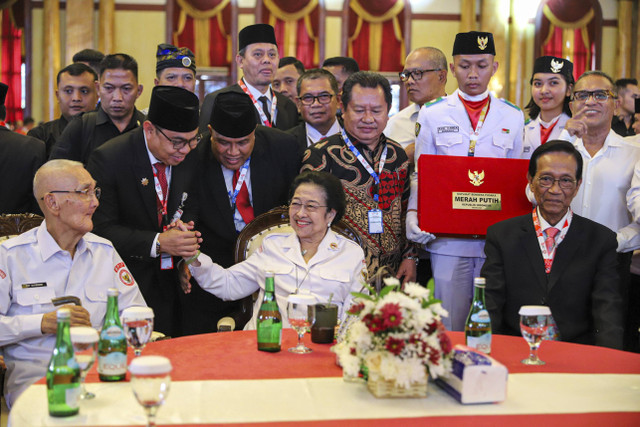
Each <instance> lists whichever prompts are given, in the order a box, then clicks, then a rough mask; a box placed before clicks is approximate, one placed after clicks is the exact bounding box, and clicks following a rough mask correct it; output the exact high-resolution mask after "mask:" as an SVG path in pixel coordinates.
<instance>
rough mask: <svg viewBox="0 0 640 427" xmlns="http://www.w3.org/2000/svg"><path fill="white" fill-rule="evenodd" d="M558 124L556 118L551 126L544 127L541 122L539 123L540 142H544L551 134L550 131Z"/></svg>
mask: <svg viewBox="0 0 640 427" xmlns="http://www.w3.org/2000/svg"><path fill="white" fill-rule="evenodd" d="M557 124H558V120H556V121H555V122H554V123H553V124H552V125H551V126H549V127H548V128H546V127H544V126H543V125H542V123H541V124H540V144H544V143H545V142H547V140H548V139H549V135H551V131H552V130H553V128H554V127H556V125H557Z"/></svg>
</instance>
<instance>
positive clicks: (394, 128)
mask: <svg viewBox="0 0 640 427" xmlns="http://www.w3.org/2000/svg"><path fill="white" fill-rule="evenodd" d="M419 112H420V106H419V105H418V104H409V106H407V107H406V108H403V109H402V110H400V111H398V112H397V113H396V114H394V115H393V116H391V117H390V118H389V122H388V123H387V127H385V128H384V134H385V136H386V137H387V138H391V139H393V140H394V141H395V142H397V143H398V144H400V145H402V148H407V146H408V145H409V144H413V143H414V142H415V141H416V122H417V121H418V113H419Z"/></svg>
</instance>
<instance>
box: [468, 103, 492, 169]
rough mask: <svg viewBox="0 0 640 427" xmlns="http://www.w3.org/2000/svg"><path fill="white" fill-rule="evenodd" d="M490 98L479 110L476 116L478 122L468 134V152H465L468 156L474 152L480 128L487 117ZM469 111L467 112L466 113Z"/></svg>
mask: <svg viewBox="0 0 640 427" xmlns="http://www.w3.org/2000/svg"><path fill="white" fill-rule="evenodd" d="M490 103H491V100H489V102H487V103H486V104H485V106H484V107H483V108H482V111H480V117H478V123H476V128H475V129H474V131H473V133H471V135H469V153H468V154H467V155H468V156H469V157H473V156H475V154H476V144H477V142H478V138H479V137H480V130H481V129H482V125H483V124H484V119H485V118H486V117H487V111H489V104H490ZM468 114H469V113H467V115H468Z"/></svg>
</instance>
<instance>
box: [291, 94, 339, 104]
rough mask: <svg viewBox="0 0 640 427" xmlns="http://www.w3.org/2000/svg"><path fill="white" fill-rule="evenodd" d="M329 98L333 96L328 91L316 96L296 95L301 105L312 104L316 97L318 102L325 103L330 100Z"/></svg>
mask: <svg viewBox="0 0 640 427" xmlns="http://www.w3.org/2000/svg"><path fill="white" fill-rule="evenodd" d="M331 98H333V95H332V94H330V93H321V94H320V95H318V96H313V95H311V94H307V95H304V96H299V97H298V99H299V100H300V102H302V105H313V103H314V102H315V101H316V99H317V100H318V103H319V104H323V105H325V104H328V103H330V102H331Z"/></svg>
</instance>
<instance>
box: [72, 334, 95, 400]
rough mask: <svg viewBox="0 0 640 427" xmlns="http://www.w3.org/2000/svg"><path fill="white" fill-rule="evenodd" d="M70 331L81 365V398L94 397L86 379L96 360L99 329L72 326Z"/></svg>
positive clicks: (75, 352)
mask: <svg viewBox="0 0 640 427" xmlns="http://www.w3.org/2000/svg"><path fill="white" fill-rule="evenodd" d="M69 333H70V335H71V344H72V345H73V352H74V354H75V356H76V362H78V366H79V367H80V399H85V400H89V399H93V398H94V397H96V395H95V394H93V393H90V392H88V391H87V389H86V387H85V381H84V380H85V378H86V376H87V372H89V369H91V367H92V366H93V363H94V362H95V360H96V355H97V353H98V340H99V336H98V331H96V330H95V329H93V328H90V327H88V326H72V327H71V328H69Z"/></svg>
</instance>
